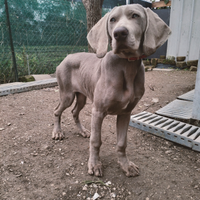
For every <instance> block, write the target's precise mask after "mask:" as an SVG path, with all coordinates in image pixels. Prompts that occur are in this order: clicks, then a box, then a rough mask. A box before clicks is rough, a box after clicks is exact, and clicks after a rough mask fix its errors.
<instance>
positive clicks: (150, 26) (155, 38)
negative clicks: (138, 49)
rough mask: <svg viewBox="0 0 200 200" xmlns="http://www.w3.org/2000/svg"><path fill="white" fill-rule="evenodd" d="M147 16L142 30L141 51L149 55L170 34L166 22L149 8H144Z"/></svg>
mask: <svg viewBox="0 0 200 200" xmlns="http://www.w3.org/2000/svg"><path fill="white" fill-rule="evenodd" d="M144 10H145V13H146V18H147V25H146V30H145V32H144V41H143V53H144V54H145V55H146V56H149V55H151V54H153V53H155V51H156V49H157V48H159V47H160V46H162V45H163V44H164V43H165V41H166V40H167V39H168V37H169V35H170V34H171V30H170V28H169V27H168V26H167V24H166V23H165V22H164V21H163V20H162V19H161V18H160V17H159V16H158V15H157V14H156V13H154V12H153V11H152V10H151V9H149V8H144Z"/></svg>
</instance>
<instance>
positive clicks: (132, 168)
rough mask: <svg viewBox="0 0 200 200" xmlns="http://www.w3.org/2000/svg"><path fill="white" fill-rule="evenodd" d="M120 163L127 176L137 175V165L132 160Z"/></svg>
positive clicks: (138, 173)
mask: <svg viewBox="0 0 200 200" xmlns="http://www.w3.org/2000/svg"><path fill="white" fill-rule="evenodd" d="M119 164H120V165H121V168H122V170H123V171H124V172H125V174H126V176H127V177H133V176H139V175H140V172H139V167H138V166H137V165H135V164H134V163H133V162H131V161H128V162H126V163H123V164H122V163H119Z"/></svg>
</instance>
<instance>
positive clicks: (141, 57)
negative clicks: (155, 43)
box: [127, 55, 146, 61]
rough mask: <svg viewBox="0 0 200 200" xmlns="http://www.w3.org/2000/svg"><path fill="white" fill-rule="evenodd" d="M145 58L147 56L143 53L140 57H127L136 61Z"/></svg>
mask: <svg viewBox="0 0 200 200" xmlns="http://www.w3.org/2000/svg"><path fill="white" fill-rule="evenodd" d="M143 58H146V56H145V55H142V56H140V57H130V58H127V59H128V61H136V60H141V59H143Z"/></svg>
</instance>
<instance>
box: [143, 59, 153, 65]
mask: <svg viewBox="0 0 200 200" xmlns="http://www.w3.org/2000/svg"><path fill="white" fill-rule="evenodd" d="M143 64H144V65H145V66H146V65H150V64H151V62H150V61H149V60H143Z"/></svg>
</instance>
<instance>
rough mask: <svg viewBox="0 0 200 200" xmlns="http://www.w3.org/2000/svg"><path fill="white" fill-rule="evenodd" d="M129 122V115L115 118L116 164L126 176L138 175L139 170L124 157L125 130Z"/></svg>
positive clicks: (125, 145) (125, 144)
mask: <svg viewBox="0 0 200 200" xmlns="http://www.w3.org/2000/svg"><path fill="white" fill-rule="evenodd" d="M129 120H130V114H123V115H118V116H117V154H118V163H119V164H120V166H121V168H122V170H123V171H124V172H125V173H126V176H128V177H130V176H137V175H139V168H138V167H137V166H136V165H135V164H134V163H133V162H131V161H129V159H128V158H127V155H126V147H127V130H128V124H129Z"/></svg>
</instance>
